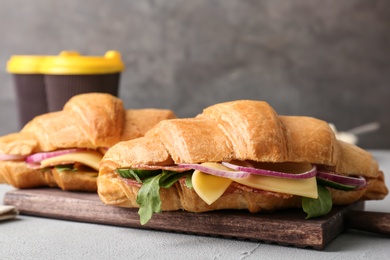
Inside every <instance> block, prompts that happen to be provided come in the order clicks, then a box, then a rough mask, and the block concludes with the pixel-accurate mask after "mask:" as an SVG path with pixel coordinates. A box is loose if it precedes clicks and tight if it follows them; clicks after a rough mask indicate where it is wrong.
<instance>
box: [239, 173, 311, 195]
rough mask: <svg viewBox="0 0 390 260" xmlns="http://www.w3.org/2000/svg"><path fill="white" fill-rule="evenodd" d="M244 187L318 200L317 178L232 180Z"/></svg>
mask: <svg viewBox="0 0 390 260" xmlns="http://www.w3.org/2000/svg"><path fill="white" fill-rule="evenodd" d="M232 180H234V181H235V182H238V183H241V184H243V185H246V186H249V187H252V188H256V189H260V190H267V191H274V192H280V193H286V194H292V195H298V196H302V197H308V198H314V199H316V198H318V191H317V181H316V177H312V178H306V179H287V178H278V177H271V176H262V175H254V174H251V175H249V176H248V177H245V178H242V179H232Z"/></svg>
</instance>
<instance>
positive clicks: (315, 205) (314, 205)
mask: <svg viewBox="0 0 390 260" xmlns="http://www.w3.org/2000/svg"><path fill="white" fill-rule="evenodd" d="M317 189H318V198H317V199H313V198H307V197H303V198H302V208H303V211H305V212H306V213H307V216H306V219H309V218H314V217H319V216H323V215H326V214H328V213H329V211H330V210H331V209H332V196H331V194H330V191H329V190H328V189H327V188H325V187H323V186H321V185H317Z"/></svg>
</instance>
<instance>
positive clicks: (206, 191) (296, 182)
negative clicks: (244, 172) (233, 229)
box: [192, 163, 318, 205]
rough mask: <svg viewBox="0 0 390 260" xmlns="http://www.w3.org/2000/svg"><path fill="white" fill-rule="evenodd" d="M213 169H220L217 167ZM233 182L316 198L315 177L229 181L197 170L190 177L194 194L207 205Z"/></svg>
mask: <svg viewBox="0 0 390 260" xmlns="http://www.w3.org/2000/svg"><path fill="white" fill-rule="evenodd" d="M204 164H206V163H204ZM207 166H208V167H213V164H211V163H208V164H207ZM221 166H222V165H221ZM222 167H224V166H222ZM215 168H216V169H221V167H219V166H218V167H215ZM233 181H235V182H237V183H240V184H243V185H246V186H249V187H252V188H255V189H261V190H266V191H273V192H280V193H285V194H292V195H298V196H302V197H308V198H318V191H317V181H316V177H312V178H306V179H287V178H278V177H271V176H263V175H254V174H251V175H249V176H248V177H245V178H240V179H237V178H230V179H229V178H224V177H219V176H215V175H211V174H207V173H203V172H201V171H199V170H195V171H194V173H193V175H192V186H193V188H194V190H195V192H196V193H197V194H198V196H199V197H200V198H201V199H202V200H203V201H204V202H206V203H207V204H209V205H210V204H212V203H213V202H215V201H216V200H217V199H219V198H220V197H221V196H222V195H223V193H224V192H225V191H226V190H227V188H228V187H229V186H230V184H231V183H232V182H233Z"/></svg>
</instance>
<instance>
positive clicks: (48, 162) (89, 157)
mask: <svg viewBox="0 0 390 260" xmlns="http://www.w3.org/2000/svg"><path fill="white" fill-rule="evenodd" d="M102 158H103V155H102V154H101V153H99V152H97V151H79V152H74V153H68V154H63V155H59V156H55V157H51V158H48V159H45V160H42V161H41V167H43V168H44V167H50V166H55V165H61V164H70V163H76V162H78V163H82V164H84V165H87V166H89V167H91V168H92V169H95V170H96V171H99V163H100V161H101V160H102Z"/></svg>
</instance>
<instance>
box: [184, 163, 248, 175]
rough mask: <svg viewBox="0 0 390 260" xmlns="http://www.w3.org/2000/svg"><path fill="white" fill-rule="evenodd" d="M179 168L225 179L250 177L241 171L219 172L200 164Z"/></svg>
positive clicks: (185, 165) (219, 170)
mask: <svg viewBox="0 0 390 260" xmlns="http://www.w3.org/2000/svg"><path fill="white" fill-rule="evenodd" d="M178 166H179V167H180V168H187V169H194V170H199V171H201V172H204V173H208V174H211V175H216V176H220V177H225V178H237V179H240V178H245V177H247V176H249V175H250V173H248V172H243V171H229V170H221V169H216V168H213V167H208V166H205V165H202V164H186V163H183V164H178Z"/></svg>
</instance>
